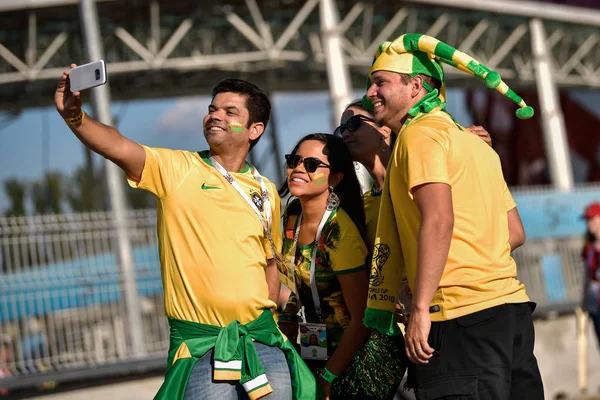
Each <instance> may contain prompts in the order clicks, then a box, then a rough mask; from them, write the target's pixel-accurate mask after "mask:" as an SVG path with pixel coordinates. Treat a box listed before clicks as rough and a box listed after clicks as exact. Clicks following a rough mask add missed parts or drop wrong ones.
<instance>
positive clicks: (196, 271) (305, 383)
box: [55, 65, 315, 400]
mask: <svg viewBox="0 0 600 400" xmlns="http://www.w3.org/2000/svg"><path fill="white" fill-rule="evenodd" d="M73 66H74V65H72V66H71V67H73ZM212 96H213V98H212V102H211V104H210V106H209V108H208V114H207V115H206V116H205V117H204V136H205V137H206V141H207V143H208V145H209V150H207V151H202V152H197V153H196V152H189V151H181V150H169V149H159V148H150V147H146V146H142V145H140V144H138V143H135V142H133V141H131V140H129V139H127V138H126V137H124V136H122V135H121V134H120V133H119V132H118V131H117V130H116V129H114V128H111V127H109V126H106V125H103V124H101V123H99V122H97V121H95V120H94V119H92V118H90V117H89V116H88V115H86V114H85V113H84V112H83V111H82V110H81V94H80V93H79V92H76V93H72V92H71V90H70V87H69V71H65V72H64V73H63V75H62V77H61V79H60V82H59V84H58V87H57V90H56V93H55V103H56V108H57V110H58V112H59V113H60V115H61V116H62V117H63V118H64V119H65V121H66V123H67V124H68V125H69V127H70V128H71V130H72V131H73V132H74V133H75V135H77V137H78V138H79V139H80V140H81V141H82V142H83V143H84V144H85V145H86V146H88V147H89V148H90V149H92V150H93V151H95V152H97V153H98V154H100V155H102V156H104V157H106V158H108V159H109V160H111V161H113V162H114V163H116V164H117V165H118V166H119V167H121V168H122V169H123V170H124V171H125V173H126V175H127V179H128V182H129V184H130V185H131V186H132V187H135V188H140V189H144V190H147V191H149V192H151V193H153V194H154V195H155V196H156V198H157V214H158V216H157V218H158V221H157V222H158V232H157V233H158V240H159V246H158V247H159V255H160V262H161V272H162V280H163V287H164V298H165V314H166V316H167V317H168V319H169V325H170V327H171V345H170V349H169V357H168V364H167V375H166V379H165V383H164V384H163V385H162V387H161V389H160V391H159V393H158V394H157V397H156V398H159V399H183V398H185V399H188V398H189V399H196V398H203V399H215V400H216V399H218V400H226V399H238V398H247V397H249V398H250V399H257V398H261V397H263V396H265V395H268V394H270V395H269V398H270V399H271V398H272V399H282V400H283V399H286V400H287V399H291V398H292V397H293V398H311V397H314V389H315V382H314V378H312V375H311V374H310V371H308V369H307V368H306V366H305V365H304V364H303V363H302V361H301V360H300V359H299V358H298V356H297V354H296V353H295V351H294V350H293V346H292V345H291V344H290V343H289V342H288V341H287V339H286V338H285V337H284V336H283V335H282V334H281V333H280V332H279V330H278V329H277V327H276V324H275V322H274V320H273V316H272V313H271V311H272V310H273V309H275V302H274V300H276V299H277V296H278V294H279V285H280V284H279V279H278V274H277V266H276V264H275V261H274V252H275V250H274V249H277V248H278V247H279V246H280V243H281V233H280V225H279V219H280V204H279V197H278V195H277V190H276V188H275V186H274V185H273V184H272V183H271V182H269V181H268V180H267V179H266V178H263V177H262V176H261V175H260V174H259V173H258V171H256V169H255V168H254V167H253V166H252V165H250V164H249V163H247V162H246V156H247V155H248V152H249V151H250V149H251V148H252V147H253V146H254V145H255V144H256V142H257V141H258V140H259V139H260V137H261V135H262V133H263V132H264V130H265V128H266V126H267V123H268V121H269V117H270V112H271V104H270V102H269V99H268V98H267V96H266V94H265V93H264V92H263V91H262V90H261V89H260V88H258V87H257V86H256V85H254V84H251V83H249V82H246V81H242V80H238V79H226V80H224V81H221V82H220V83H219V84H218V85H217V86H216V87H215V88H214V89H213V92H212ZM291 367H292V368H291ZM299 374H304V375H303V376H300V375H299ZM291 379H293V380H294V382H293V384H292V381H291Z"/></svg>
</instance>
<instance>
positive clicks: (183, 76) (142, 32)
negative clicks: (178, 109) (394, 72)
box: [0, 0, 600, 109]
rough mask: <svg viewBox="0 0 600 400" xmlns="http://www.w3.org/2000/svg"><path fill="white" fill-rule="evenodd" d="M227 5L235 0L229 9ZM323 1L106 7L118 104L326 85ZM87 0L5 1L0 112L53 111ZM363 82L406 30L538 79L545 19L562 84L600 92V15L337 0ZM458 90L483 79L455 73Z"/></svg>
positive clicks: (504, 1)
mask: <svg viewBox="0 0 600 400" xmlns="http://www.w3.org/2000/svg"><path fill="white" fill-rule="evenodd" d="M222 3H226V4H225V5H223V4H222ZM318 3H319V0H279V1H275V0H261V1H257V0H228V1H226V2H214V3H212V4H208V3H206V2H198V1H195V0H178V1H176V2H172V1H167V0H100V1H98V2H97V6H98V15H99V18H100V23H101V29H102V35H103V41H104V42H103V46H104V50H105V54H106V61H107V63H108V73H109V77H110V81H111V93H112V97H113V99H114V100H125V99H140V98H149V97H152V98H157V97H168V96H180V95H191V94H202V93H208V91H209V90H210V88H211V87H212V85H213V84H214V83H215V82H216V81H217V80H218V79H220V78H222V77H225V76H240V77H245V78H247V79H249V80H252V81H254V82H256V83H258V84H261V85H262V86H264V87H265V88H267V90H269V91H274V90H278V91H281V90H289V91H293V90H326V89H327V77H326V68H325V62H324V59H325V54H324V47H323V41H322V37H321V33H322V32H321V27H320V23H319V15H318V14H319V10H318ZM77 4H78V1H77V0H5V1H3V2H2V4H1V5H0V26H2V30H1V31H0V109H12V108H15V107H19V108H26V107H34V106H41V105H46V104H48V97H47V96H45V95H43V94H44V93H51V92H52V90H53V88H54V85H55V83H56V81H57V78H58V77H59V76H60V73H61V72H62V70H63V69H64V68H66V66H68V65H69V64H70V63H71V62H77V63H79V64H81V63H83V62H84V61H85V57H84V46H83V40H82V35H81V26H80V22H79V21H80V19H79V14H78V7H77ZM337 5H338V7H339V11H340V16H341V23H340V25H339V31H340V32H342V33H343V40H342V46H343V50H344V54H345V56H346V62H347V64H348V65H349V66H350V71H351V77H352V83H353V86H354V87H362V86H363V85H364V78H365V73H366V72H367V70H368V67H369V65H370V63H371V61H372V57H373V54H374V50H375V48H376V46H377V45H378V44H379V43H380V42H381V41H383V40H389V39H393V38H395V37H397V36H399V35H400V34H402V33H406V32H421V33H426V34H429V35H431V36H435V37H438V38H439V39H440V40H443V41H445V42H447V43H449V44H452V45H454V46H455V47H457V48H459V49H460V50H463V51H466V52H469V53H470V54H472V55H473V56H475V57H476V58H478V59H479V60H480V61H482V62H483V63H484V64H485V65H487V66H488V67H490V68H492V69H495V70H497V71H498V72H499V73H500V74H501V75H502V77H503V78H505V79H506V80H507V81H508V82H509V83H510V84H511V86H516V87H519V86H532V85H534V83H535V76H534V75H535V74H534V63H533V61H532V50H531V49H532V45H531V38H530V26H529V24H530V21H531V20H532V18H538V19H540V20H542V21H543V24H544V27H545V29H546V32H547V44H548V47H549V48H550V50H551V56H552V59H553V64H554V67H555V74H554V75H555V76H554V78H555V81H556V83H557V84H558V85H562V86H572V87H573V86H574V87H589V88H597V87H600V36H599V35H598V28H599V27H600V10H594V9H585V8H580V7H579V8H578V7H569V6H564V5H557V4H544V3H541V2H531V1H529V2H528V1H519V2H517V1H512V0H487V1H480V0H457V1H454V2H452V4H450V2H447V1H441V0H405V1H394V2H389V1H385V0H382V1H380V0H373V1H358V2H356V1H338V2H337ZM448 73H449V75H450V76H451V80H452V83H451V84H450V86H465V85H472V84H477V82H476V80H473V79H469V78H468V76H466V75H464V74H463V73H460V72H456V71H452V70H451V69H450V68H449V69H448Z"/></svg>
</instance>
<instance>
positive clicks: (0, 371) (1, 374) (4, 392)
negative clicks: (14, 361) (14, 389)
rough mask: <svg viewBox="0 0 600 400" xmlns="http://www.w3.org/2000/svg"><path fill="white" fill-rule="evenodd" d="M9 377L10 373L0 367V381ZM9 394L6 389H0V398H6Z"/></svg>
mask: <svg viewBox="0 0 600 400" xmlns="http://www.w3.org/2000/svg"><path fill="white" fill-rule="evenodd" d="M9 376H10V371H8V370H7V369H5V368H2V367H0V379H2V378H8V377H9ZM8 393H9V391H8V389H7V388H0V396H6V395H7V394H8Z"/></svg>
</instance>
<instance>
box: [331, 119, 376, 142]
mask: <svg viewBox="0 0 600 400" xmlns="http://www.w3.org/2000/svg"><path fill="white" fill-rule="evenodd" d="M362 121H369V122H375V120H374V119H373V118H370V117H367V116H366V115H362V114H356V115H354V116H352V117H350V118H349V119H348V121H346V122H343V123H342V124H341V125H340V126H338V127H337V128H335V131H333V134H334V135H335V136H340V137H341V136H342V134H343V133H344V132H345V131H346V129H348V132H354V131H355V130H357V129H358V128H360V124H361V122H362Z"/></svg>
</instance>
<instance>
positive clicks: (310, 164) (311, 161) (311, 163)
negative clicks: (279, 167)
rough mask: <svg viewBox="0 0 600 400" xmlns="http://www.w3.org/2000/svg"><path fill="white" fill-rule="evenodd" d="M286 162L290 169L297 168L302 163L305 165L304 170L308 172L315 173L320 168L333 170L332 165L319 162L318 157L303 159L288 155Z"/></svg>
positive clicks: (295, 155)
mask: <svg viewBox="0 0 600 400" xmlns="http://www.w3.org/2000/svg"><path fill="white" fill-rule="evenodd" d="M285 162H286V164H287V167H288V168H290V169H294V168H296V167H297V166H298V165H299V164H300V163H303V164H304V169H305V170H306V172H310V173H313V172H315V171H316V170H317V168H319V167H325V168H331V166H330V165H328V164H325V163H324V162H323V161H321V160H319V159H318V158H316V157H306V158H302V157H300V156H299V155H298V154H286V155H285Z"/></svg>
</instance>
